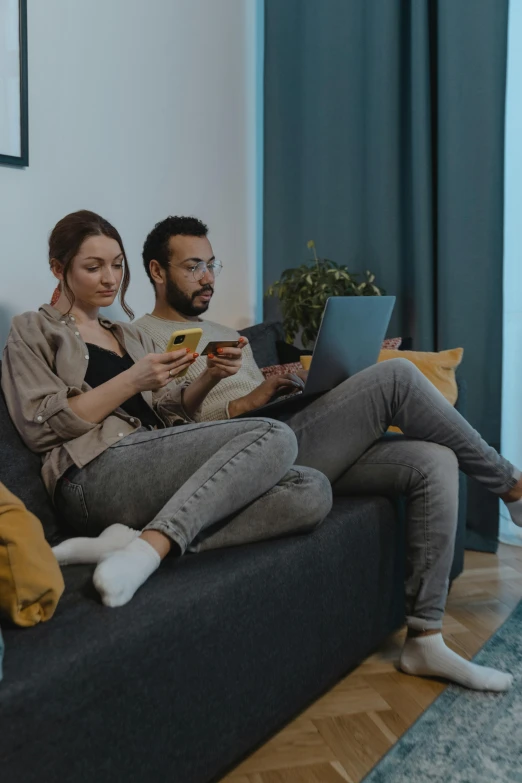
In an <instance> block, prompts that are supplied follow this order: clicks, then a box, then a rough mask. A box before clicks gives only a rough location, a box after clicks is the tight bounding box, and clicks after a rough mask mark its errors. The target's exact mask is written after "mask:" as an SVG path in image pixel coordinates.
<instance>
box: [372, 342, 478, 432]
mask: <svg viewBox="0 0 522 783" xmlns="http://www.w3.org/2000/svg"><path fill="white" fill-rule="evenodd" d="M463 354H464V349H463V348H452V349H451V350H449V351H439V352H438V353H429V352H427V351H426V352H423V351H390V350H382V351H381V353H380V354H379V359H378V361H379V362H385V361H387V360H388V359H409V360H410V362H413V364H414V365H415V366H416V367H418V368H419V370H420V371H421V373H422V374H423V375H425V376H426V378H428V380H430V381H431V382H432V383H433V385H434V386H436V387H437V389H438V390H439V391H440V392H441V393H442V394H443V395H444V397H445V398H446V399H447V400H448V402H450V403H451V404H452V405H455V403H456V402H457V399H458V396H459V393H458V388H457V379H456V377H455V370H456V369H457V367H458V366H459V364H460V363H461V362H462V356H463ZM390 431H391V432H400V431H401V430H400V429H399V428H398V427H390Z"/></svg>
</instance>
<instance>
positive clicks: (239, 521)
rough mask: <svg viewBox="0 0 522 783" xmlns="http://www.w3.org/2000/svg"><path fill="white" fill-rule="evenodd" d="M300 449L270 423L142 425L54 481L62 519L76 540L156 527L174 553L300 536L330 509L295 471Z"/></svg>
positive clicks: (323, 490) (317, 488)
mask: <svg viewBox="0 0 522 783" xmlns="http://www.w3.org/2000/svg"><path fill="white" fill-rule="evenodd" d="M296 455H297V442H296V438H295V435H294V433H293V432H292V430H291V429H290V428H289V427H287V426H286V425H285V424H282V423H280V422H277V421H271V420H269V419H241V420H237V421H222V422H210V423H208V424H189V425H182V426H179V427H170V428H168V429H163V430H148V429H146V428H144V427H143V428H141V429H139V430H137V431H136V432H134V433H133V434H132V435H128V436H127V437H126V438H123V439H122V440H121V441H119V442H118V443H116V444H114V446H111V447H110V448H109V449H107V451H105V452H104V453H103V454H101V455H100V456H99V457H97V458H96V459H95V460H93V461H92V462H90V463H89V464H87V465H86V466H85V467H83V468H71V469H70V470H69V471H67V474H66V475H65V476H64V477H63V478H62V479H61V481H60V482H59V483H58V486H57V488H56V493H55V504H56V507H57V509H58V511H59V513H60V514H61V515H62V516H63V517H64V519H66V520H67V521H68V522H69V524H70V525H71V526H72V527H73V528H74V529H75V530H76V531H77V532H78V533H80V534H82V535H91V536H96V535H98V534H99V533H100V532H101V531H102V530H104V529H105V528H106V527H108V526H109V525H112V524H113V523H114V522H122V523H123V524H125V525H128V526H129V527H133V528H135V529H136V530H142V529H149V530H159V531H161V532H162V533H165V534H166V535H168V536H169V538H171V539H172V540H173V541H175V542H176V543H177V544H178V546H179V548H180V550H181V552H182V553H183V552H185V551H186V550H187V549H190V550H192V551H202V550H204V549H212V548H217V547H225V546H233V545H236V544H244V543H250V542H253V541H260V540H262V539H265V538H272V537H276V536H282V535H287V534H289V533H296V532H304V531H307V530H311V529H312V528H314V527H315V526H316V525H318V524H319V523H320V522H321V521H322V520H323V519H324V517H325V516H326V515H327V514H328V512H329V511H330V508H331V505H332V490H331V485H330V482H329V481H328V479H327V478H326V477H325V476H323V475H322V474H321V473H319V472H318V471H316V470H314V469H313V468H300V467H297V466H294V461H295V458H296Z"/></svg>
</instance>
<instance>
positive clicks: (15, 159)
mask: <svg viewBox="0 0 522 783" xmlns="http://www.w3.org/2000/svg"><path fill="white" fill-rule="evenodd" d="M18 14H19V17H18V27H19V36H20V38H19V41H20V49H19V52H20V77H19V84H20V155H7V154H3V153H2V150H1V149H0V164H2V165H5V166H28V165H29V105H28V103H29V100H28V98H29V92H28V78H27V0H18Z"/></svg>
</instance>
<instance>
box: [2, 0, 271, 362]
mask: <svg viewBox="0 0 522 783" xmlns="http://www.w3.org/2000/svg"><path fill="white" fill-rule="evenodd" d="M256 11H257V12H258V11H259V9H258V0H88V2H78V1H77V0H45V2H42V0H29V2H28V40H29V136H30V138H29V156H30V159H29V167H28V168H27V169H22V170H18V169H15V168H7V167H1V166H0V347H1V345H2V344H3V341H4V339H5V336H6V328H7V323H8V319H9V318H10V317H11V315H13V314H14V313H16V312H21V311H23V310H28V309H34V308H37V307H38V305H40V304H41V303H42V302H44V301H48V300H49V297H50V295H51V292H52V290H53V288H54V284H53V278H52V277H51V275H50V272H49V270H48V265H47V255H46V250H47V247H46V242H47V237H48V234H49V231H50V229H51V228H52V227H53V225H54V224H55V223H56V221H57V220H59V219H60V218H61V217H63V216H64V215H65V214H67V213H68V212H71V211H73V210H76V209H81V208H87V209H92V210H94V211H96V212H99V213H101V214H102V215H103V216H104V217H106V218H107V219H109V220H110V221H111V222H113V223H114V225H115V226H116V227H117V228H118V229H119V231H120V232H121V234H122V236H123V240H124V243H125V245H126V250H127V253H128V256H129V260H130V265H131V272H132V278H133V279H132V283H131V288H130V293H129V297H128V299H129V303H130V304H131V306H132V308H133V309H134V310H135V312H136V314H137V315H140V314H142V313H143V312H145V311H147V310H150V309H151V308H152V305H153V296H152V288H151V286H150V284H149V282H148V281H147V279H146V276H145V272H144V271H143V267H142V263H141V247H142V244H143V240H144V238H145V236H146V234H147V232H148V231H149V230H150V229H151V228H152V227H153V225H154V223H155V222H156V221H158V220H160V219H162V218H163V217H165V216H167V215H169V214H193V215H197V216H198V217H201V218H202V219H204V220H205V221H206V222H207V223H208V224H209V225H210V229H211V233H210V239H211V241H212V243H213V246H214V250H215V252H216V255H217V256H218V257H219V258H220V259H221V260H222V261H223V263H224V267H225V268H224V270H223V272H222V275H221V277H220V279H219V285H218V288H217V294H216V296H215V298H214V302H213V305H212V308H211V312H210V313H209V317H211V318H212V320H217V321H221V322H223V323H225V324H227V325H230V326H239V327H240V326H244V325H247V324H249V323H253V322H254V321H255V319H256V316H257V315H258V313H256V305H257V295H258V292H257V290H256V284H257V272H256V266H257V264H256V254H257V253H259V250H260V243H259V231H258V220H257V217H256V215H257V214H258V200H259V192H258V183H257V178H256V154H257V152H258V149H257V148H258V146H259V144H260V138H259V134H258V133H256V127H257V126H256V105H257V100H258V95H257V92H258V91H259V84H260V82H259V79H258V78H256V63H257V58H258V54H259V46H260V45H261V43H262V42H260V40H259V36H258V35H257V33H256ZM118 315H119V312H118Z"/></svg>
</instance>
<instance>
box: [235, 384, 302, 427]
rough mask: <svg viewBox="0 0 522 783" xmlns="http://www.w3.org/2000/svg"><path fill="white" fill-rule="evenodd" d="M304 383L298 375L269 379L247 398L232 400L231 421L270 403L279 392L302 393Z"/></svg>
mask: <svg viewBox="0 0 522 783" xmlns="http://www.w3.org/2000/svg"><path fill="white" fill-rule="evenodd" d="M303 386H304V383H303V381H302V379H301V378H298V377H297V375H293V374H288V375H274V376H272V377H271V378H267V379H266V381H263V383H261V384H260V385H259V386H258V387H257V389H254V391H252V392H250V394H247V395H246V396H245V397H240V398H239V399H238V400H232V402H230V403H229V405H228V415H229V416H230V418H231V419H233V418H234V417H235V416H240V415H241V414H242V413H248V412H249V411H253V410H255V409H256V408H261V407H262V406H263V405H266V404H267V402H270V400H271V399H272V397H274V396H275V395H276V394H277V393H278V392H280V393H288V392H291V391H294V392H297V391H301V390H302V388H303Z"/></svg>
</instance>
